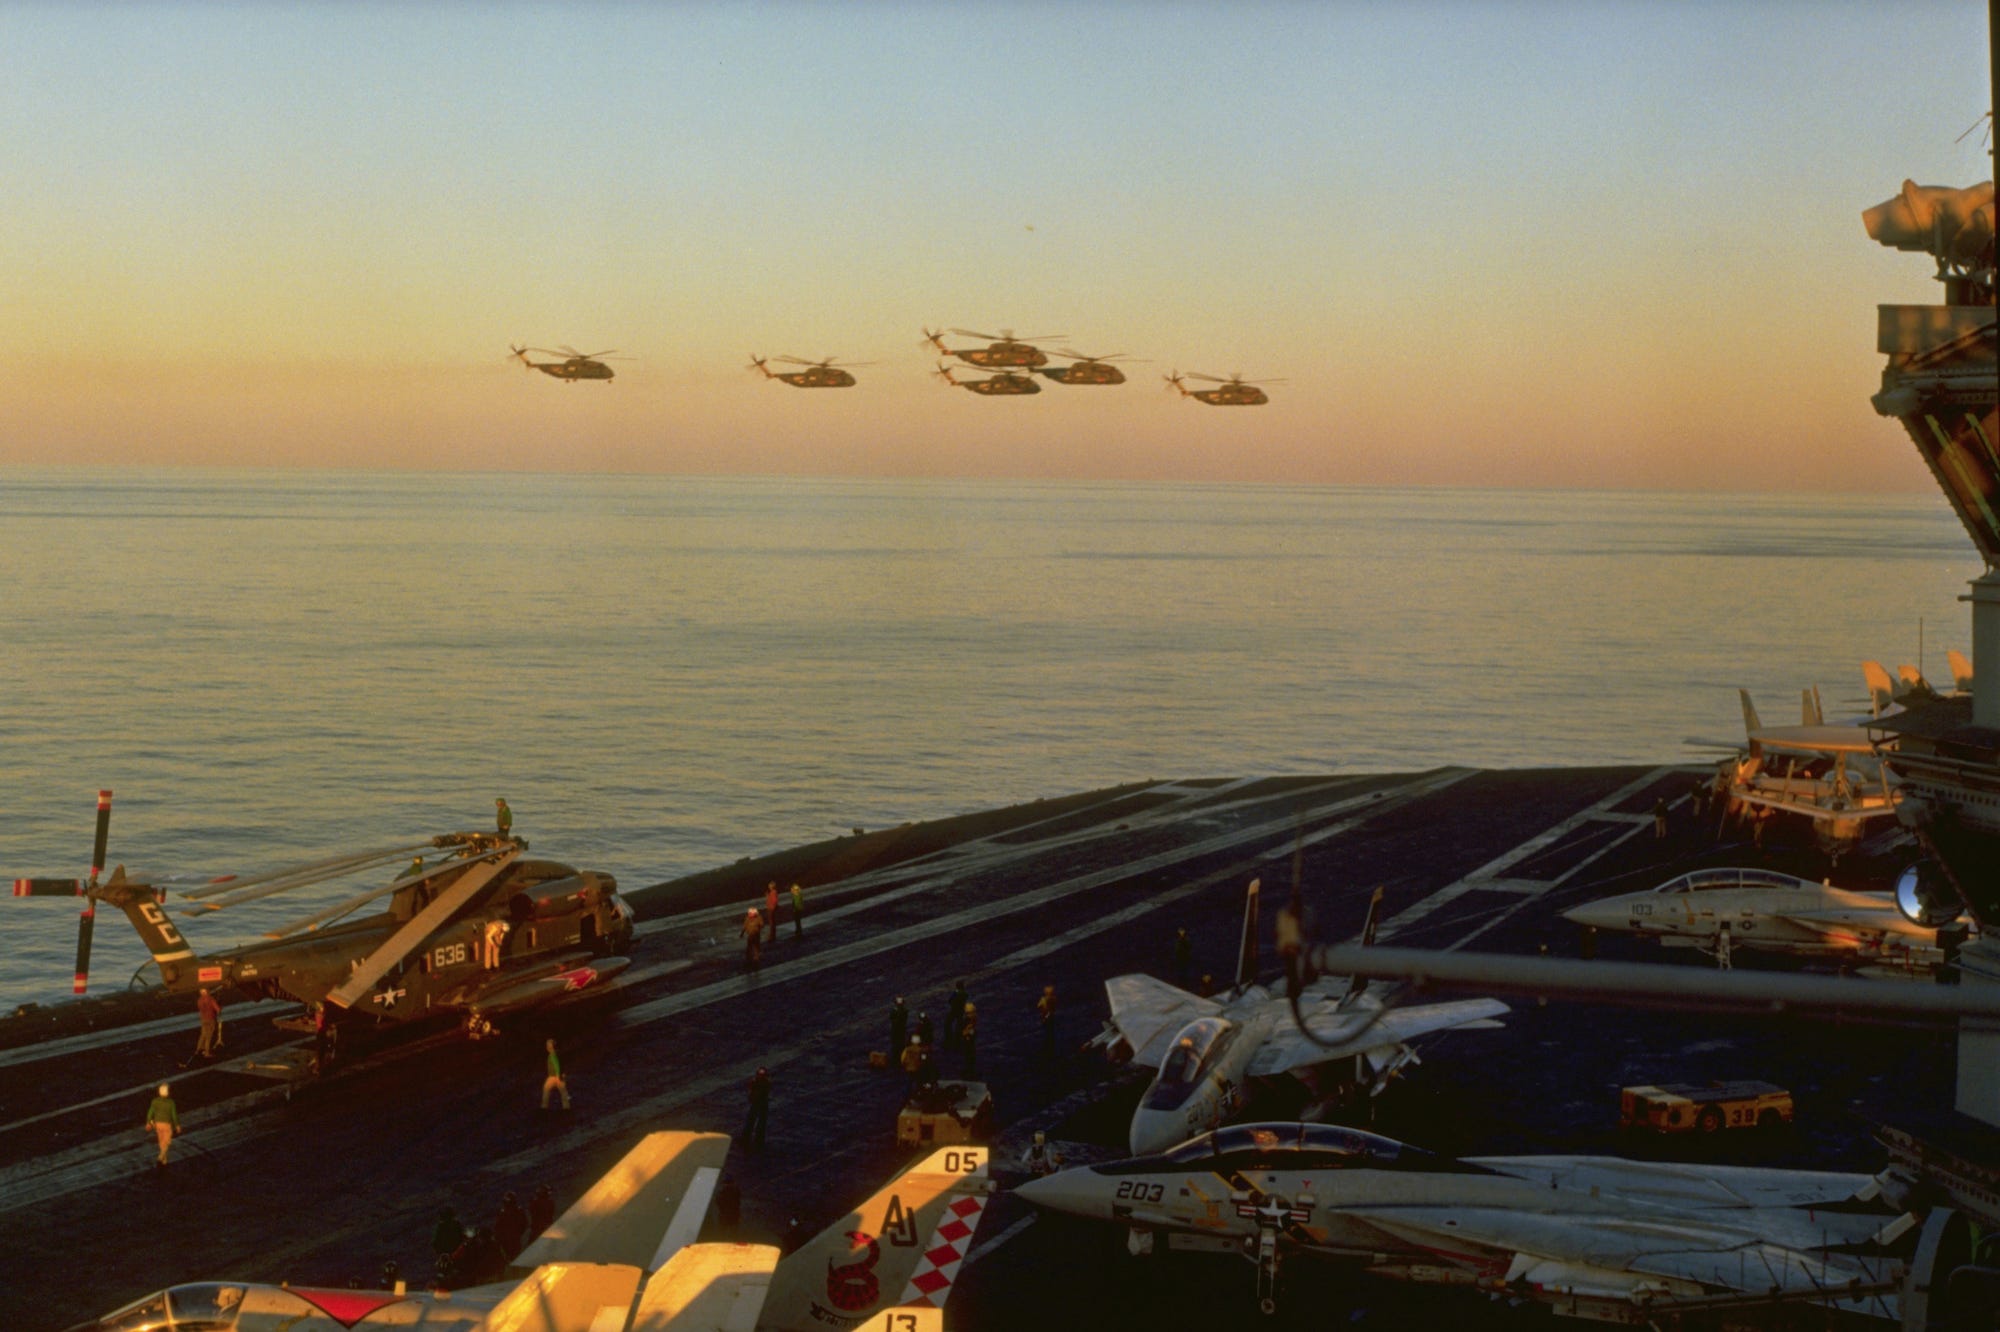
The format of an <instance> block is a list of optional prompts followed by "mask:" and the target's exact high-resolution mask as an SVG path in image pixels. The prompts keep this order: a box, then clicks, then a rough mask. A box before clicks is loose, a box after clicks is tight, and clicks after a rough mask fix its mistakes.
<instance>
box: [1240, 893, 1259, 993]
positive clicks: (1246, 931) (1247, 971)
mask: <svg viewBox="0 0 2000 1332" xmlns="http://www.w3.org/2000/svg"><path fill="white" fill-rule="evenodd" d="M1263 882H1264V881H1263V880H1262V879H1252V880H1250V886H1249V887H1248V888H1246V889H1244V890H1243V942H1242V944H1241V946H1240V947H1239V948H1238V949H1237V953H1236V988H1237V989H1238V990H1242V989H1244V988H1246V987H1248V986H1251V985H1255V984H1256V983H1257V893H1258V889H1259V888H1260V887H1261V886H1262V885H1263Z"/></svg>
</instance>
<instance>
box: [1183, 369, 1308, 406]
mask: <svg viewBox="0 0 2000 1332" xmlns="http://www.w3.org/2000/svg"><path fill="white" fill-rule="evenodd" d="M1162 378H1164V379H1165V380H1166V381H1167V386H1168V387H1169V388H1171V389H1174V390H1175V391H1177V392H1178V393H1179V394H1180V395H1181V396H1182V397H1183V398H1193V399H1194V400H1195V401H1196V402H1205V403H1207V404H1208V405H1209V406H1211V407H1261V406H1263V405H1264V404H1265V403H1267V402H1269V401H1270V400H1271V399H1270V397H1269V395H1267V394H1266V393H1265V392H1264V390H1263V389H1261V388H1259V387H1258V385H1259V384H1282V383H1284V382H1285V381H1284V380H1282V379H1245V378H1244V377H1243V376H1242V375H1231V376H1230V377H1229V378H1227V379H1222V378H1220V377H1218V376H1216V375H1197V374H1192V373H1190V374H1185V375H1184V374H1182V373H1181V372H1180V371H1178V370H1176V371H1174V372H1173V373H1172V374H1170V375H1165V376H1162ZM1189 379H1205V380H1207V381H1208V382H1209V383H1211V384H1220V385H1222V387H1221V388H1212V389H1191V388H1189V387H1187V385H1186V383H1185V382H1184V381H1186V380H1189Z"/></svg>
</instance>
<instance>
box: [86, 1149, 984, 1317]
mask: <svg viewBox="0 0 2000 1332" xmlns="http://www.w3.org/2000/svg"><path fill="white" fill-rule="evenodd" d="M728 1151H729V1138H728V1135H726V1134H721V1133H679V1132H660V1133H650V1134H648V1135H646V1137H645V1138H643V1139H641V1140H640V1142H639V1144H638V1146H636V1147H634V1148H633V1149H632V1150H631V1151H630V1152H629V1153H627V1154H626V1156H625V1159H624V1160H622V1161H620V1162H619V1163H618V1164H617V1165H616V1166H614V1167H613V1168H612V1170H611V1172H610V1173H609V1174H607V1175H605V1176H604V1177H603V1178H602V1179H600V1180H599V1181H598V1182H597V1183H596V1184H595V1185H594V1186H593V1187H592V1188H591V1189H590V1191H589V1192H588V1193H586V1194H584V1196H583V1197H582V1198H580V1199H578V1200H577V1202H576V1204H575V1205H574V1206H573V1207H571V1208H570V1209H569V1210H568V1211H566V1212H564V1213H563V1214H562V1215H561V1216H560V1217H558V1218H556V1221H555V1223H554V1224H553V1225H551V1226H550V1227H549V1228H548V1229H547V1230H546V1231H544V1232H543V1233H542V1234H541V1236H540V1237H539V1238H537V1239H536V1240H534V1242H532V1243H531V1244H529V1245H528V1247H527V1248H525V1249H523V1250H522V1251H521V1253H520V1255H519V1256H518V1257H516V1258H515V1259H514V1261H513V1264H512V1265H511V1266H510V1267H508V1268H507V1269H506V1272H505V1274H504V1276H503V1277H502V1278H501V1279H500V1280H497V1281H492V1282H488V1283H486V1284H481V1285H476V1286H468V1287H462V1288H460V1289H458V1290H454V1291H450V1292H445V1291H431V1290H422V1291H412V1290H409V1289H407V1288H405V1287H403V1286H402V1285H401V1283H398V1285H397V1287H396V1288H395V1289H393V1290H378V1291H367V1290H350V1289H318V1288H314V1287H311V1286H295V1285H283V1286H279V1285H262V1284H258V1283H255V1282H243V1281H205V1282H194V1283H189V1284H185V1285H179V1286H172V1287H169V1288H168V1289H166V1290H163V1291H160V1292H158V1293H156V1294H153V1295H149V1296H147V1297H146V1298H145V1299H142V1300H136V1301H134V1302H133V1303H131V1304H128V1305H126V1306H125V1307H124V1308H121V1309H118V1310H116V1311H115V1312H113V1313H110V1314H107V1315H105V1316H104V1317H103V1318H102V1319H100V1320H98V1321H97V1322H96V1323H91V1324H85V1325H84V1326H83V1327H82V1328H78V1329H75V1330H74V1332H156V1330H157V1332H167V1330H168V1329H173V1328H200V1329H216V1328H232V1329H234V1330H235V1332H280V1330H281V1329H282V1330H283V1332H342V1330H344V1329H347V1328H352V1327H354V1326H356V1325H357V1324H365V1325H366V1326H369V1327H375V1326H382V1327H389V1326H394V1327H420V1328H434V1329H454V1330H455V1332H502V1329H506V1330H507V1332H520V1330H521V1329H530V1328H533V1329H541V1332H715V1329H718V1328H732V1329H736V1328H742V1329H748V1328H751V1327H755V1328H758V1329H760V1330H763V1332H806V1329H824V1328H826V1327H829V1326H832V1327H859V1326H861V1325H862V1324H864V1323H865V1324H867V1326H868V1327H870V1328H887V1329H891V1332H939V1329H940V1328H941V1326H942V1322H941V1313H940V1311H941V1310H942V1309H943V1307H944V1302H945V1299H946V1297H947V1296H948V1295H949V1294H950V1293H951V1285H952V1280H953V1278H954V1277H956V1276H957V1274H958V1269H959V1266H960V1264H961V1263H963V1262H964V1261H965V1255H966V1253H967V1251H968V1250H969V1249H970V1247H971V1244H972V1238H973V1235H974V1234H975V1232H976V1231H977V1229H978V1226H979V1222H980V1218H981V1216H982V1215H983V1214H984V1211H985V1206H986V1200H987V1196H988V1194H989V1192H990V1190H991V1187H992V1185H991V1183H990V1181H989V1180H988V1178H987V1175H986V1166H987V1156H986V1149H985V1148H983V1147H950V1148H943V1149H940V1150H938V1151H935V1152H932V1153H931V1154H930V1155H929V1156H927V1157H925V1158H924V1159H923V1160H922V1161H920V1162H919V1163H918V1164H917V1165H915V1166H913V1167H912V1168H910V1169H909V1170H907V1171H905V1172H904V1173H903V1174H901V1175H899V1176H898V1177H897V1178H895V1179H894V1180H892V1181H890V1183H889V1184H888V1185H887V1187H885V1188H884V1189H883V1190H882V1191H881V1192H880V1193H877V1194H876V1195H875V1196H874V1197H873V1198H870V1199H869V1200H868V1201H867V1202H865V1203H863V1204H862V1205H861V1206H860V1207H858V1208H856V1209H855V1210H854V1211H852V1212H850V1213H848V1214H847V1215H846V1216H844V1217H842V1218H841V1219H840V1220H838V1221H836V1222H835V1223H834V1224H833V1225H832V1226H830V1227H828V1228H827V1229H826V1230H825V1231H823V1232H822V1233H821V1234H819V1235H818V1236H817V1237H816V1238H814V1239H812V1240H810V1241H809V1242H807V1243H806V1244H805V1245H803V1246H802V1247H800V1248H799V1249H798V1250H797V1251H796V1252H794V1253H792V1254H789V1255H787V1256H785V1257H783V1258H780V1257H779V1253H778V1250H777V1249H775V1248H772V1247H771V1246H769V1245H765V1244H696V1243H694V1242H693V1241H694V1240H695V1238H696V1237H697V1235H698V1234H699V1232H700V1230H701V1225H702V1219H703V1218H704V1217H705V1216H706V1215H707V1213H708V1208H709V1202H710V1200H711V1198H712V1197H713V1195H714V1193H715V1188H716V1184H717V1183H718V1182H719V1180H720V1177H721V1171H722V1164H723V1160H724V1158H725V1157H726V1155H727V1154H728Z"/></svg>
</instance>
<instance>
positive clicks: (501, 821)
mask: <svg viewBox="0 0 2000 1332" xmlns="http://www.w3.org/2000/svg"><path fill="white" fill-rule="evenodd" d="M493 822H494V824H495V825H496V826H497V827H498V829H499V831H500V835H501V836H502V837H512V836H513V835H514V811H513V810H511V809H509V808H507V802H506V801H505V800H504V799H502V798H500V797H498V796H495V797H494V799H493Z"/></svg>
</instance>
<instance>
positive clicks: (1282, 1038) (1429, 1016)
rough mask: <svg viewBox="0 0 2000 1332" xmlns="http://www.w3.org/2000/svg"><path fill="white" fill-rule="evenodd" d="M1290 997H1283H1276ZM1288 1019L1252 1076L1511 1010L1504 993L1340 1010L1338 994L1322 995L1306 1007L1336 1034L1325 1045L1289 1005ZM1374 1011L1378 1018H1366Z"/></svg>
mask: <svg viewBox="0 0 2000 1332" xmlns="http://www.w3.org/2000/svg"><path fill="white" fill-rule="evenodd" d="M1272 1002H1273V1003H1284V1001H1283V1000H1272ZM1286 1007H1287V1011H1286V1013H1285V1016H1284V1019H1283V1021H1282V1022H1280V1023H1279V1024H1278V1025H1277V1026H1275V1027H1274V1028H1273V1029H1272V1031H1271V1035H1270V1037H1269V1038H1268V1039H1267V1040H1266V1041H1265V1042H1264V1044H1263V1045H1262V1046H1261V1047H1259V1048H1258V1050H1257V1053H1256V1055H1255V1057H1253V1058H1252V1059H1251V1060H1250V1069H1249V1072H1250V1076H1251V1077H1255V1078H1268V1077H1274V1076H1276V1075H1277V1074H1279V1073H1290V1072H1292V1071H1294V1070H1300V1069H1305V1068H1309V1067H1311V1066H1313V1065H1315V1064H1323V1063H1326V1062H1327V1061H1329V1060H1333V1059H1346V1058H1350V1057H1352V1056H1354V1055H1357V1054H1363V1053H1365V1052H1367V1051H1370V1050H1377V1049H1380V1048H1382V1047H1383V1046H1396V1045H1403V1044H1407V1043H1408V1042H1410V1041H1413V1040H1416V1039H1417V1038H1418V1037H1420V1036H1428V1035H1430V1034H1432V1033H1433V1032H1439V1031H1449V1030H1451V1029H1452V1028H1454V1027H1459V1028H1464V1027H1489V1026H1493V1025H1494V1022H1493V1019H1495V1018H1498V1017H1499V1016H1501V1015H1502V1014H1503V1013H1506V1012H1507V1011H1508V1009H1507V1005H1505V1004H1503V1003H1501V1002H1500V1001H1499V1000H1498V999H1456V1000H1451V1001H1449V1002H1446V1003H1437V1004H1414V1005H1411V1006H1410V1007H1407V1008H1400V1007H1399V1008H1391V1009H1388V1010H1386V1011H1384V1010H1382V1009H1379V1008H1350V1009H1349V1010H1348V1012H1346V1013H1345V1014H1339V1015H1336V1010H1337V1008H1338V1001H1337V1000H1329V1001H1322V1002H1321V1003H1320V1004H1317V1005H1315V1006H1314V1007H1312V1008H1306V1009H1302V1010H1301V1011H1302V1012H1304V1014H1305V1018H1306V1021H1307V1023H1308V1024H1310V1025H1311V1027H1312V1029H1313V1031H1314V1032H1315V1033H1317V1034H1319V1035H1320V1036H1322V1037H1331V1038H1333V1039H1334V1041H1335V1043H1334V1044H1333V1045H1332V1046H1326V1045H1321V1044H1320V1043H1319V1042H1318V1041H1315V1040H1313V1039H1312V1038H1311V1037H1309V1036H1307V1035H1306V1034H1305V1033H1304V1032H1301V1031H1300V1030H1299V1029H1298V1026H1297V1024H1295V1023H1294V1022H1293V1021H1292V1017H1291V1013H1290V1011H1289V1007H1290V1006H1289V1005H1287V1006H1286ZM1370 1015H1373V1017H1374V1020H1373V1021H1367V1022H1365V1025H1364V1020H1365V1018H1366V1017H1367V1016H1370Z"/></svg>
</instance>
